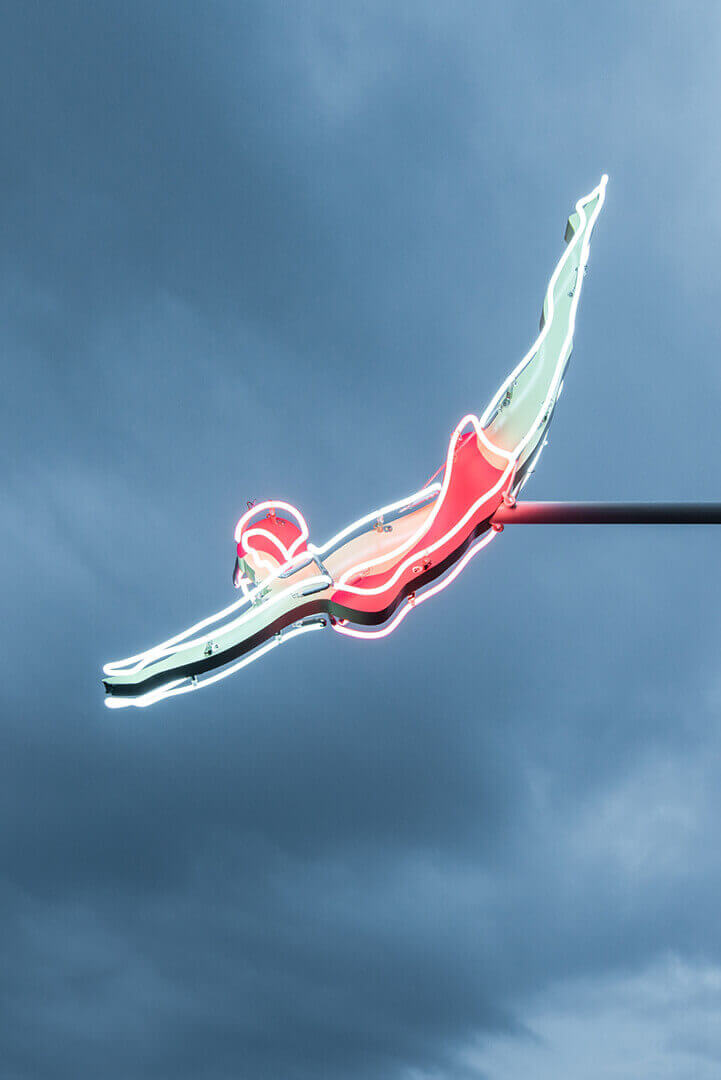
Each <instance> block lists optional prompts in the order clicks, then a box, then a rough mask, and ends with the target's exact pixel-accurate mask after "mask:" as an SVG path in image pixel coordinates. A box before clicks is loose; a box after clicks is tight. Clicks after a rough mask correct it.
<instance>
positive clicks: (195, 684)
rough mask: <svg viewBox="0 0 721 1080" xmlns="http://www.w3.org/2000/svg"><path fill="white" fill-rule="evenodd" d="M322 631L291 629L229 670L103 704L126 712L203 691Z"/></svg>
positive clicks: (176, 681) (316, 627)
mask: <svg viewBox="0 0 721 1080" xmlns="http://www.w3.org/2000/svg"><path fill="white" fill-rule="evenodd" d="M323 629H324V625H322V624H321V623H315V624H314V625H312V626H296V627H293V628H291V629H290V630H286V631H284V632H282V633H281V634H278V635H277V636H276V637H274V638H272V639H271V640H270V641H266V642H265V644H263V645H261V647H260V648H259V649H256V650H255V652H252V653H250V654H249V655H248V656H244V657H242V658H241V659H240V660H238V661H237V662H236V663H235V664H229V665H228V667H225V668H223V670H222V671H216V673H215V674H214V675H208V676H206V677H205V678H201V677H200V676H195V677H194V678H195V681H193V676H190V675H184V676H183V677H182V678H181V679H173V681H172V682H169V683H165V684H164V685H163V686H159V687H158V688H157V689H156V690H148V691H147V692H146V693H145V694H138V695H137V696H135V697H130V696H128V697H124V696H118V695H110V696H109V697H106V698H105V704H106V706H107V708H108V709H125V708H128V707H129V706H131V705H135V706H136V707H137V708H139V709H143V708H146V707H147V706H148V705H155V704H156V702H158V701H162V700H164V699H165V698H168V697H176V696H177V695H178V694H190V693H193V692H194V691H195V690H202V689H204V688H205V687H206V686H210V685H211V683H216V682H220V680H221V679H227V677H228V676H229V675H233V674H235V672H236V671H240V670H241V668H244V667H247V666H248V665H249V664H252V663H253V661H254V660H259V659H260V658H261V656H265V654H266V653H268V652H270V651H271V650H272V649H275V648H276V647H277V646H278V645H284V644H285V642H286V641H290V640H291V639H292V638H296V637H300V635H301V634H308V633H310V632H311V631H313V630H323ZM181 683H185V684H186V685H185V686H181V685H180V684H181Z"/></svg>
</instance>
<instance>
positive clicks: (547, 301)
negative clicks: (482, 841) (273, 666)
mask: <svg viewBox="0 0 721 1080" xmlns="http://www.w3.org/2000/svg"><path fill="white" fill-rule="evenodd" d="M607 181H608V176H607V175H606V174H605V173H604V175H603V176H602V177H601V181H600V183H599V184H598V185H597V187H596V188H594V189H593V191H591V192H590V194H588V195H586V196H584V197H582V198H581V199H579V200H578V201H577V202H576V205H575V210H576V212H577V213H578V215H579V219H580V220H579V224H578V227H577V228H576V229H575V230H574V237H573V239H572V241H571V243H569V244H568V245H567V246H566V250H565V252H564V253H563V255H562V256H561V259H560V260H559V262H558V264H557V266H556V268H555V270H554V272H553V274H552V276H551V279H550V281H549V284H548V287H547V289H546V294H545V297H544V303H543V309H542V310H543V311H544V313H545V312H546V305H548V312H547V315H546V314H544V325H543V327H542V329H541V330H540V332H539V334H538V336H537V338H536V340H535V341H534V343H533V345H532V346H531V348H530V349H529V350H528V352H527V353H526V354H525V356H524V357H523V358H522V359H521V361H520V362H519V363H518V364H517V365H516V367H515V368H514V370H513V371H512V372H511V374H510V375H509V376H508V377H507V378H506V379H505V380H504V382H503V383H502V384H501V386H500V388H499V390H498V391H497V393H496V394H495V395H494V397H493V398H492V399H491V402H490V404H489V405H488V406H487V408H486V409H485V411H484V413H483V414H482V416H481V417H480V419H479V417H477V416H476V415H475V414H472V413H469V414H468V415H467V416H465V417H464V418H463V420H461V422H460V424H458V425H457V426H456V428H455V429H454V432H453V435H452V436H451V440H450V443H449V449H448V454H447V456H446V465H445V470H444V476H443V482H442V484H438V483H432V484H428V485H426V487H425V488H423V489H421V490H420V491H419V492H416V494H415V495H412V496H410V497H407V498H405V499H401V500H398V501H396V502H395V503H391V504H390V505H389V506H386V507H383V508H381V509H379V510H376V511H374V512H372V513H369V514H366V515H364V516H363V517H362V518H359V519H358V520H357V521H356V522H354V523H353V524H352V525H349V526H348V527H347V528H345V529H343V530H341V531H340V532H339V533H337V534H336V535H335V536H334V537H332V538H331V539H330V540H329V541H328V542H327V543H326V544H324V545H322V546H320V547H318V546H316V545H315V544H312V543H308V544H307V545H306V547H307V551H308V552H309V553H311V554H313V555H319V556H320V555H323V554H325V553H326V552H327V551H328V550H329V549H330V548H331V547H333V546H335V545H337V544H338V543H339V542H340V541H341V540H342V539H344V538H345V537H347V536H348V535H350V534H351V533H353V532H355V531H356V530H357V529H359V528H361V527H362V526H363V525H366V524H368V523H369V522H371V521H373V520H374V519H377V518H378V517H380V516H382V515H384V514H387V513H392V512H393V511H394V510H397V509H400V508H401V507H406V506H411V505H412V504H413V502H414V501H421V500H422V498H424V497H426V496H430V495H431V494H434V493H436V492H438V493H439V498H438V499H437V500H436V503H435V505H434V507H433V509H432V510H431V514H430V515H429V518H428V519H427V520H426V521H424V522H423V523H422V525H421V526H420V527H419V529H418V530H416V532H415V533H414V534H413V536H412V537H411V538H410V539H409V540H406V541H404V542H403V543H402V544H400V545H399V546H398V547H397V548H396V549H394V550H393V551H391V552H388V553H384V554H383V555H380V556H377V557H375V558H374V559H370V560H366V561H365V562H361V563H358V564H357V565H355V566H353V567H351V568H350V569H348V570H346V571H344V572H343V574H341V576H340V578H339V579H338V582H337V583H336V582H334V581H333V580H332V579H331V578H329V577H327V576H325V575H321V576H318V577H312V578H307V579H305V580H304V581H303V586H307V585H311V584H326V585H327V587H332V588H336V589H339V590H340V589H342V591H345V592H351V593H354V594H356V595H374V594H377V593H380V592H384V591H386V590H387V589H389V588H391V587H392V585H394V584H395V583H396V582H397V580H398V578H399V577H400V576H401V574H403V573H404V572H405V570H406V569H407V568H408V566H409V565H410V564H411V563H412V562H415V561H416V560H417V559H422V558H425V557H426V556H427V555H428V554H431V553H432V552H433V551H435V550H437V549H438V547H440V546H442V545H443V544H444V543H446V542H447V541H448V540H449V539H450V538H451V537H453V536H454V535H455V534H456V533H457V532H458V531H459V529H461V528H463V525H464V524H465V523H466V522H467V521H468V520H469V518H470V517H472V516H473V514H474V513H475V512H476V511H477V510H478V509H479V507H480V506H481V505H482V504H483V503H484V502H485V501H487V500H488V499H489V498H491V497H492V496H493V495H494V494H496V493H497V491H498V490H499V489H500V488H501V487H502V486H503V483H504V481H505V480H506V478H507V476H508V474H509V473H511V479H512V477H513V473H514V472H515V467H516V464H517V461H518V458H519V457H520V454H521V453H522V452H523V450H524V449H525V447H526V446H527V445H528V443H529V442H530V440H531V439H532V438H533V436H534V435H535V434H536V432H537V431H538V429H539V427H540V426H541V423H542V422H543V419H544V416H545V415H546V414H547V412H548V409H549V406H550V405H551V402H552V401H553V400H557V399H558V396H559V395H558V392H557V387H558V383H559V379H560V380H561V382H562V378H563V372H564V371H565V367H566V363H567V355H566V354H567V351H568V346H569V343H570V341H571V340H572V338H573V334H574V331H575V325H576V312H577V310H578V303H579V300H580V294H581V286H582V283H583V277H584V271H585V268H586V265H587V262H588V255H589V251H590V237H591V233H592V232H593V228H594V226H595V223H596V220H597V218H598V215H599V213H600V211H601V208H602V206H603V203H604V201H605V195H606V184H607ZM594 198H597V200H598V201H597V203H596V206H595V207H594V210H593V212H592V214H591V217H590V218H587V216H586V212H585V206H586V205H587V204H588V203H589V202H591V201H592V200H593V199H594ZM587 225H588V228H586V226H587ZM581 236H583V242H582V245H581V253H580V256H579V264H578V273H577V277H576V283H575V285H574V289H573V297H572V299H571V305H570V315H569V324H568V330H567V332H566V336H565V338H564V340H563V344H562V346H561V348H560V350H559V358H558V362H557V364H556V369H555V371H554V374H553V378H552V379H551V383H550V385H549V390H548V392H547V393H546V396H545V398H544V401H543V404H542V405H541V407H540V409H539V411H538V413H537V415H536V419H535V421H534V423H533V425H532V426H531V427H530V428H529V430H528V431H527V432H526V435H525V436H524V437H523V438H522V439H521V440H520V442H519V443H518V444H517V445H516V446H515V447H514V449H513V450H511V451H508V450H503V449H502V448H500V447H498V446H496V444H495V443H493V442H492V441H491V440H490V439H489V438H488V437H487V436H486V435H485V432H484V430H483V425H484V424H485V423H487V422H488V417H489V415H492V414H493V410H494V409H495V408H496V406H497V405H498V402H499V401H500V399H501V397H502V396H503V394H504V393H505V392H506V390H507V389H508V387H509V386H510V385H511V383H513V381H514V380H515V379H516V378H518V376H519V375H520V374H521V372H522V371H523V370H524V369H525V368H526V366H527V365H528V364H529V363H530V362H531V361H532V359H533V358H534V356H535V355H536V354H537V352H538V350H539V348H540V347H541V345H542V344H543V341H544V340H545V338H546V336H547V334H548V333H549V332H550V328H551V325H552V322H553V315H554V311H555V305H554V299H553V292H554V288H555V285H556V282H557V280H558V278H559V276H560V274H561V271H562V270H563V268H564V266H565V264H566V262H567V260H568V259H569V258H570V256H571V253H572V252H573V250H574V248H575V247H576V245H577V243H578V241H579V239H580V238H581ZM469 423H471V424H472V425H473V427H474V430H475V432H476V435H477V437H478V438H479V439H480V441H481V442H482V443H483V444H484V445H485V446H486V448H487V449H488V450H489V451H490V452H491V453H492V454H494V455H496V456H498V457H500V458H502V459H505V460H506V461H507V462H508V465H507V466H506V468H505V469H504V471H503V473H502V474H501V477H500V479H499V481H498V482H497V483H496V484H495V485H493V486H492V487H491V488H489V489H488V491H487V492H485V493H484V494H483V495H482V496H480V497H479V498H478V499H477V500H476V501H475V503H474V504H473V505H472V507H471V509H470V510H468V511H467V512H466V514H465V515H464V516H463V518H462V519H461V521H460V522H457V523H456V524H455V525H454V526H453V527H452V528H451V529H449V530H448V532H447V533H446V534H445V535H444V536H443V537H442V538H441V539H440V540H437V541H436V542H435V543H434V544H432V545H429V546H428V547H427V548H425V549H422V550H421V551H417V552H414V553H413V554H412V555H411V556H410V557H409V558H408V559H406V560H405V561H404V562H403V563H402V564H401V566H400V567H397V568H396V570H395V571H394V574H393V575H392V577H391V578H390V580H388V581H387V582H385V583H384V584H383V585H381V586H375V587H363V586H354V585H349V584H348V579H349V578H351V577H354V576H356V575H357V574H358V573H360V572H361V571H362V570H364V569H370V568H371V567H372V566H375V565H379V564H380V563H387V562H388V561H390V560H391V559H393V558H396V557H398V556H399V555H400V554H401V553H402V552H403V551H405V550H407V549H408V547H409V546H412V545H413V544H415V543H417V542H418V540H420V539H421V537H422V536H423V535H426V534H427V532H428V530H429V529H430V527H431V525H432V524H433V522H434V521H435V519H436V517H437V515H438V513H439V511H440V507H441V505H442V504H443V500H444V498H445V496H446V493H447V490H448V486H449V484H450V472H451V468H450V466H451V464H452V454H453V453H455V449H456V446H457V442H458V439H459V438H460V435H461V433H462V431H463V430H464V428H465V427H467V426H468V424H469ZM544 445H545V441H543V440H542V442H541V445H540V447H539V450H538V452H537V453H536V454H535V456H534V458H533V461H532V465H531V468H530V470H529V471H528V473H527V475H526V477H525V478H524V479H527V478H528V476H529V475H530V473H531V472H532V471H533V468H535V465H536V463H537V461H538V458H539V457H540V453H541V450H542V449H543V446H544ZM439 471H440V470H439ZM436 475H437V474H436ZM278 507H280V508H282V509H284V510H286V511H287V512H289V513H290V514H291V515H293V516H294V517H295V518H296V520H297V522H298V524H299V526H300V530H301V532H300V535H299V536H298V537H297V538H296V539H295V540H294V541H293V543H292V544H291V545H290V548H286V547H285V545H283V543H282V542H281V541H280V540H278V538H277V537H275V536H273V534H271V533H268V532H267V531H266V530H263V529H261V528H257V529H256V530H255V534H263V535H265V536H267V538H268V539H270V540H271V541H272V543H273V544H275V545H276V546H278V547H279V548H282V549H283V551H284V552H287V553H288V559H287V561H286V563H285V564H282V565H280V566H278V567H277V568H270V566H269V564H268V563H265V565H266V566H268V567H269V569H270V573H269V575H268V577H266V578H265V579H264V580H263V581H262V582H260V583H258V584H257V586H256V588H255V589H252V590H248V591H247V592H246V590H245V588H244V589H243V592H244V596H243V597H241V598H240V599H239V600H238V601H236V602H235V603H233V604H230V605H228V606H227V607H225V608H223V609H222V610H221V611H219V612H217V613H215V614H214V615H210V616H208V617H207V618H206V619H203V620H201V621H200V622H198V623H195V624H194V625H193V626H191V627H189V628H188V629H187V630H185V631H183V632H182V633H180V634H176V635H175V636H174V637H172V638H169V639H168V640H167V641H164V642H162V643H161V644H160V645H156V646H154V647H153V648H151V649H148V650H146V651H145V652H143V653H139V654H137V655H136V656H132V657H127V658H126V659H124V660H116V661H112V662H110V663H108V664H105V665H104V667H103V672H104V673H105V674H106V675H110V676H113V675H125V676H127V675H133V674H137V673H138V672H139V671H140V670H142V669H143V668H144V667H146V666H147V665H148V664H150V663H153V662H155V661H156V660H160V659H163V658H164V657H167V656H171V655H174V654H175V653H176V652H181V651H184V650H186V649H189V648H192V647H194V646H196V645H199V644H201V643H202V641H203V640H204V637H201V638H195V639H192V640H190V641H185V640H184V639H186V638H187V637H188V636H189V635H191V634H194V633H196V632H197V631H199V630H202V629H204V628H206V627H209V626H211V625H213V624H214V623H217V622H218V620H219V619H221V618H223V617H224V616H225V615H228V614H231V613H232V612H234V611H237V610H238V608H239V607H242V606H244V605H246V604H250V603H251V602H252V600H253V599H254V598H255V597H256V596H257V595H258V594H259V593H260V592H261V591H262V590H263V589H264V588H266V587H267V586H268V584H269V583H270V582H271V581H273V580H275V579H276V578H278V577H279V576H280V575H281V574H285V573H287V572H288V571H289V570H291V569H292V567H293V565H294V563H298V562H300V561H301V559H302V558H303V557H304V555H305V553H304V552H303V553H300V554H297V548H298V546H299V545H300V544H302V543H303V542H304V541H307V540H308V536H309V530H308V526H307V523H306V521H305V518H304V517H303V515H302V513H301V512H300V510H298V508H297V507H295V506H293V505H292V504H291V503H288V502H284V501H282V500H277V499H276V500H267V501H265V502H262V503H257V504H256V505H254V506H252V507H250V508H249V509H248V511H247V512H246V513H245V514H243V515H242V516H241V518H239V520H238V522H237V524H236V527H235V532H234V537H235V541H236V543H239V542H240V538H241V536H242V534H243V526H244V525H245V523H246V522H247V521H249V520H250V518H252V517H254V516H255V515H256V514H257V513H259V512H260V511H261V510H264V509H271V508H272V509H275V508H278ZM248 535H252V533H251V532H248ZM494 535H495V533H491V534H490V535H489V536H488V538H484V542H483V543H479V544H477V545H474V547H473V548H472V549H471V550H470V552H468V553H466V556H464V558H463V559H462V560H461V562H460V563H459V564H458V567H456V568H455V570H454V572H453V573H452V575H449V577H448V578H447V579H444V582H443V583H442V584H441V585H440V586H434V587H433V589H431V590H428V591H427V592H425V593H423V594H421V597H419V598H418V599H417V600H416V601H415V602H414V603H407V604H405V605H404V606H403V608H402V609H401V611H400V612H399V613H398V614H397V615H396V616H394V618H393V620H392V621H391V624H389V626H388V627H385V628H384V631H385V632H383V631H377V632H364V631H357V632H352V631H351V630H349V629H347V628H345V627H339V626H337V625H336V626H334V629H335V630H336V631H337V632H338V633H344V634H346V635H347V636H361V637H368V636H372V637H381V636H387V634H388V633H390V632H391V630H392V629H394V628H395V627H396V626H397V625H398V624H399V623H400V622H401V621H402V619H403V618H405V615H406V614H407V613H408V611H409V610H410V609H411V608H412V607H414V606H418V604H419V603H422V602H424V599H425V598H430V596H434V595H436V594H437V593H438V592H439V591H440V590H441V588H444V587H445V585H446V584H450V582H451V581H453V580H455V577H456V576H457V575H458V573H460V569H462V568H463V567H464V566H466V565H467V562H468V561H469V559H470V558H471V557H472V555H473V554H475V553H476V551H479V550H480V549H481V547H482V546H485V544H486V543H488V542H489V540H490V539H492V537H493V536H494ZM243 549H244V551H245V550H246V548H245V545H244V544H243ZM253 556H254V557H255V558H256V559H258V553H257V552H256V551H254V552H253ZM258 561H259V562H260V561H261V560H260V559H258ZM297 587H298V585H297V583H296V585H294V586H290V587H289V588H288V589H285V590H282V591H281V592H280V593H277V594H274V595H272V596H269V597H268V598H267V602H268V605H269V606H271V605H274V604H277V603H279V602H280V601H281V600H282V599H285V598H286V597H287V596H288V595H290V594H291V593H293V592H294V591H295V590H296V588H297ZM252 613H253V612H252V610H248V611H246V612H244V613H243V614H241V615H240V616H238V617H237V618H236V619H234V620H231V621H230V622H229V623H227V624H224V625H223V626H221V627H220V628H218V629H216V631H215V633H216V635H218V634H225V633H228V632H229V631H230V630H233V629H235V628H236V627H237V626H239V625H240V624H241V623H242V622H243V621H245V620H246V619H247V618H248V617H249V616H250V615H251V614H252ZM276 643H277V642H276ZM264 651H268V649H267V648H266V647H264ZM257 655H258V654H257V653H254V654H252V658H255V657H256V656H257ZM245 659H246V661H247V662H250V659H249V658H247V657H246V658H245ZM128 665H134V666H131V667H129V666H128ZM239 666H244V664H243V663H242V662H241V663H240V664H236V665H232V666H231V667H230V668H229V669H227V674H230V673H231V672H232V671H236V670H238V668H239ZM223 677H224V675H223ZM209 681H210V680H207V679H206V680H204V681H203V685H205V684H207V683H208V682H209ZM176 684H177V680H176V681H174V682H173V683H170V684H166V687H165V688H167V687H168V686H172V687H174V689H172V690H170V691H169V694H168V695H163V696H170V695H172V694H175V693H180V692H187V691H186V689H178V688H177V685H176ZM193 688H194V686H191V687H189V688H187V689H193ZM150 693H151V695H152V694H153V692H152V691H151V692H150ZM141 696H144V695H141ZM110 700H112V699H110V698H109V699H108V701H110ZM117 700H118V701H119V700H120V699H119V698H118V699H117ZM128 700H131V699H128ZM154 700H159V698H154ZM149 703H150V702H149ZM113 707H120V706H113Z"/></svg>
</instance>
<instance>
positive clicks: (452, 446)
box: [337, 413, 515, 596]
mask: <svg viewBox="0 0 721 1080" xmlns="http://www.w3.org/2000/svg"><path fill="white" fill-rule="evenodd" d="M469 424H472V425H473V427H474V429H475V431H476V434H477V436H478V437H479V438H480V439H481V441H482V442H483V443H484V444H485V445H486V446H488V447H489V448H491V447H492V448H493V453H494V454H498V455H499V456H501V457H505V458H507V459H508V464H507V465H506V468H505V469H504V470H503V473H502V474H501V477H500V479H499V480H498V481H497V482H496V483H495V484H494V485H493V486H492V487H490V488H489V489H488V490H487V491H485V492H484V493H483V495H481V496H480V497H479V498H478V499H476V501H475V502H474V503H473V504H472V505H471V507H470V508H469V509H468V510H467V511H466V513H465V514H464V515H463V517H462V518H461V519H460V521H457V522H456V524H455V525H454V526H453V527H452V528H451V529H449V530H448V532H447V533H445V534H444V535H443V536H442V537H441V538H440V540H436V541H435V543H433V544H430V545H429V546H428V547H426V548H422V549H421V550H420V551H414V552H413V553H412V554H411V556H410V557H409V558H408V559H406V560H405V561H404V562H403V563H401V565H400V566H398V567H397V568H396V570H395V571H394V573H393V575H392V576H391V578H390V579H389V580H388V581H385V582H383V584H382V585H375V586H363V585H350V584H348V578H350V577H354V576H355V575H357V574H359V573H361V572H362V571H363V570H366V569H369V568H370V567H372V566H377V565H378V564H379V563H384V562H390V561H391V560H393V559H395V558H397V557H398V556H399V555H400V554H401V552H403V551H406V550H407V549H408V548H409V547H411V546H412V545H413V544H415V543H417V542H418V540H420V539H421V537H423V536H425V535H427V533H428V531H429V530H430V528H431V526H432V524H433V522H434V521H435V519H436V518H437V516H438V514H439V512H440V509H441V507H442V506H443V502H444V500H445V497H446V495H447V493H448V488H449V486H450V482H451V472H452V467H453V457H454V454H455V452H456V447H457V445H458V440H459V439H460V437H461V434H462V432H463V430H464V428H466V427H467V426H468V425H469ZM511 455H512V451H507V450H499V449H498V448H497V447H494V446H493V444H492V443H490V442H489V441H488V439H486V437H485V436H484V434H483V431H482V430H481V428H480V421H479V419H478V417H477V416H476V415H475V414H473V413H469V414H468V415H467V416H464V417H463V419H462V420H461V421H460V423H459V424H458V425H457V426H456V428H455V429H454V431H453V434H452V435H451V440H450V442H449V444H448V453H447V455H446V467H445V471H444V474H443V483H442V485H441V492H440V495H439V496H438V499H437V500H436V502H435V504H434V506H433V509H432V511H431V513H430V516H429V517H428V518H427V519H426V520H425V521H424V522H423V523H422V524H421V525H420V527H419V528H418V529H417V530H416V532H415V533H414V534H413V536H411V537H410V539H408V540H405V541H404V542H403V543H402V544H399V546H398V547H397V548H396V549H395V550H394V551H392V552H388V553H386V554H383V555H378V556H376V557H375V558H373V559H368V560H366V561H365V562H362V563H357V564H356V565H355V566H352V567H351V568H350V569H349V570H345V571H344V572H343V573H342V574H341V576H340V577H339V579H338V583H337V587H338V589H342V590H343V592H349V593H354V594H355V595H357V596H374V595H377V594H378V593H383V592H386V591H387V590H388V589H390V588H391V587H392V586H393V585H395V583H396V582H397V581H398V579H399V578H400V577H401V575H402V574H403V573H405V571H406V570H407V569H408V567H409V566H410V565H411V563H414V562H416V560H418V559H423V558H425V557H426V556H427V555H430V554H431V553H432V552H434V551H436V550H437V549H438V548H439V547H442V546H443V544H445V543H446V542H447V541H448V540H450V539H451V537H453V536H455V535H456V533H457V532H458V531H459V530H460V529H462V528H463V526H464V525H465V524H466V522H467V521H468V520H469V519H470V518H471V517H473V515H474V514H475V513H476V512H477V510H478V509H479V508H480V507H481V506H482V505H483V503H484V502H487V501H488V499H490V498H491V497H492V496H493V495H495V494H496V493H497V492H498V491H499V490H500V489H501V488H502V487H503V485H504V483H505V482H506V480H507V479H508V477H509V475H510V473H511V470H512V469H513V468H514V466H515V460H513V459H512V457H511Z"/></svg>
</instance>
